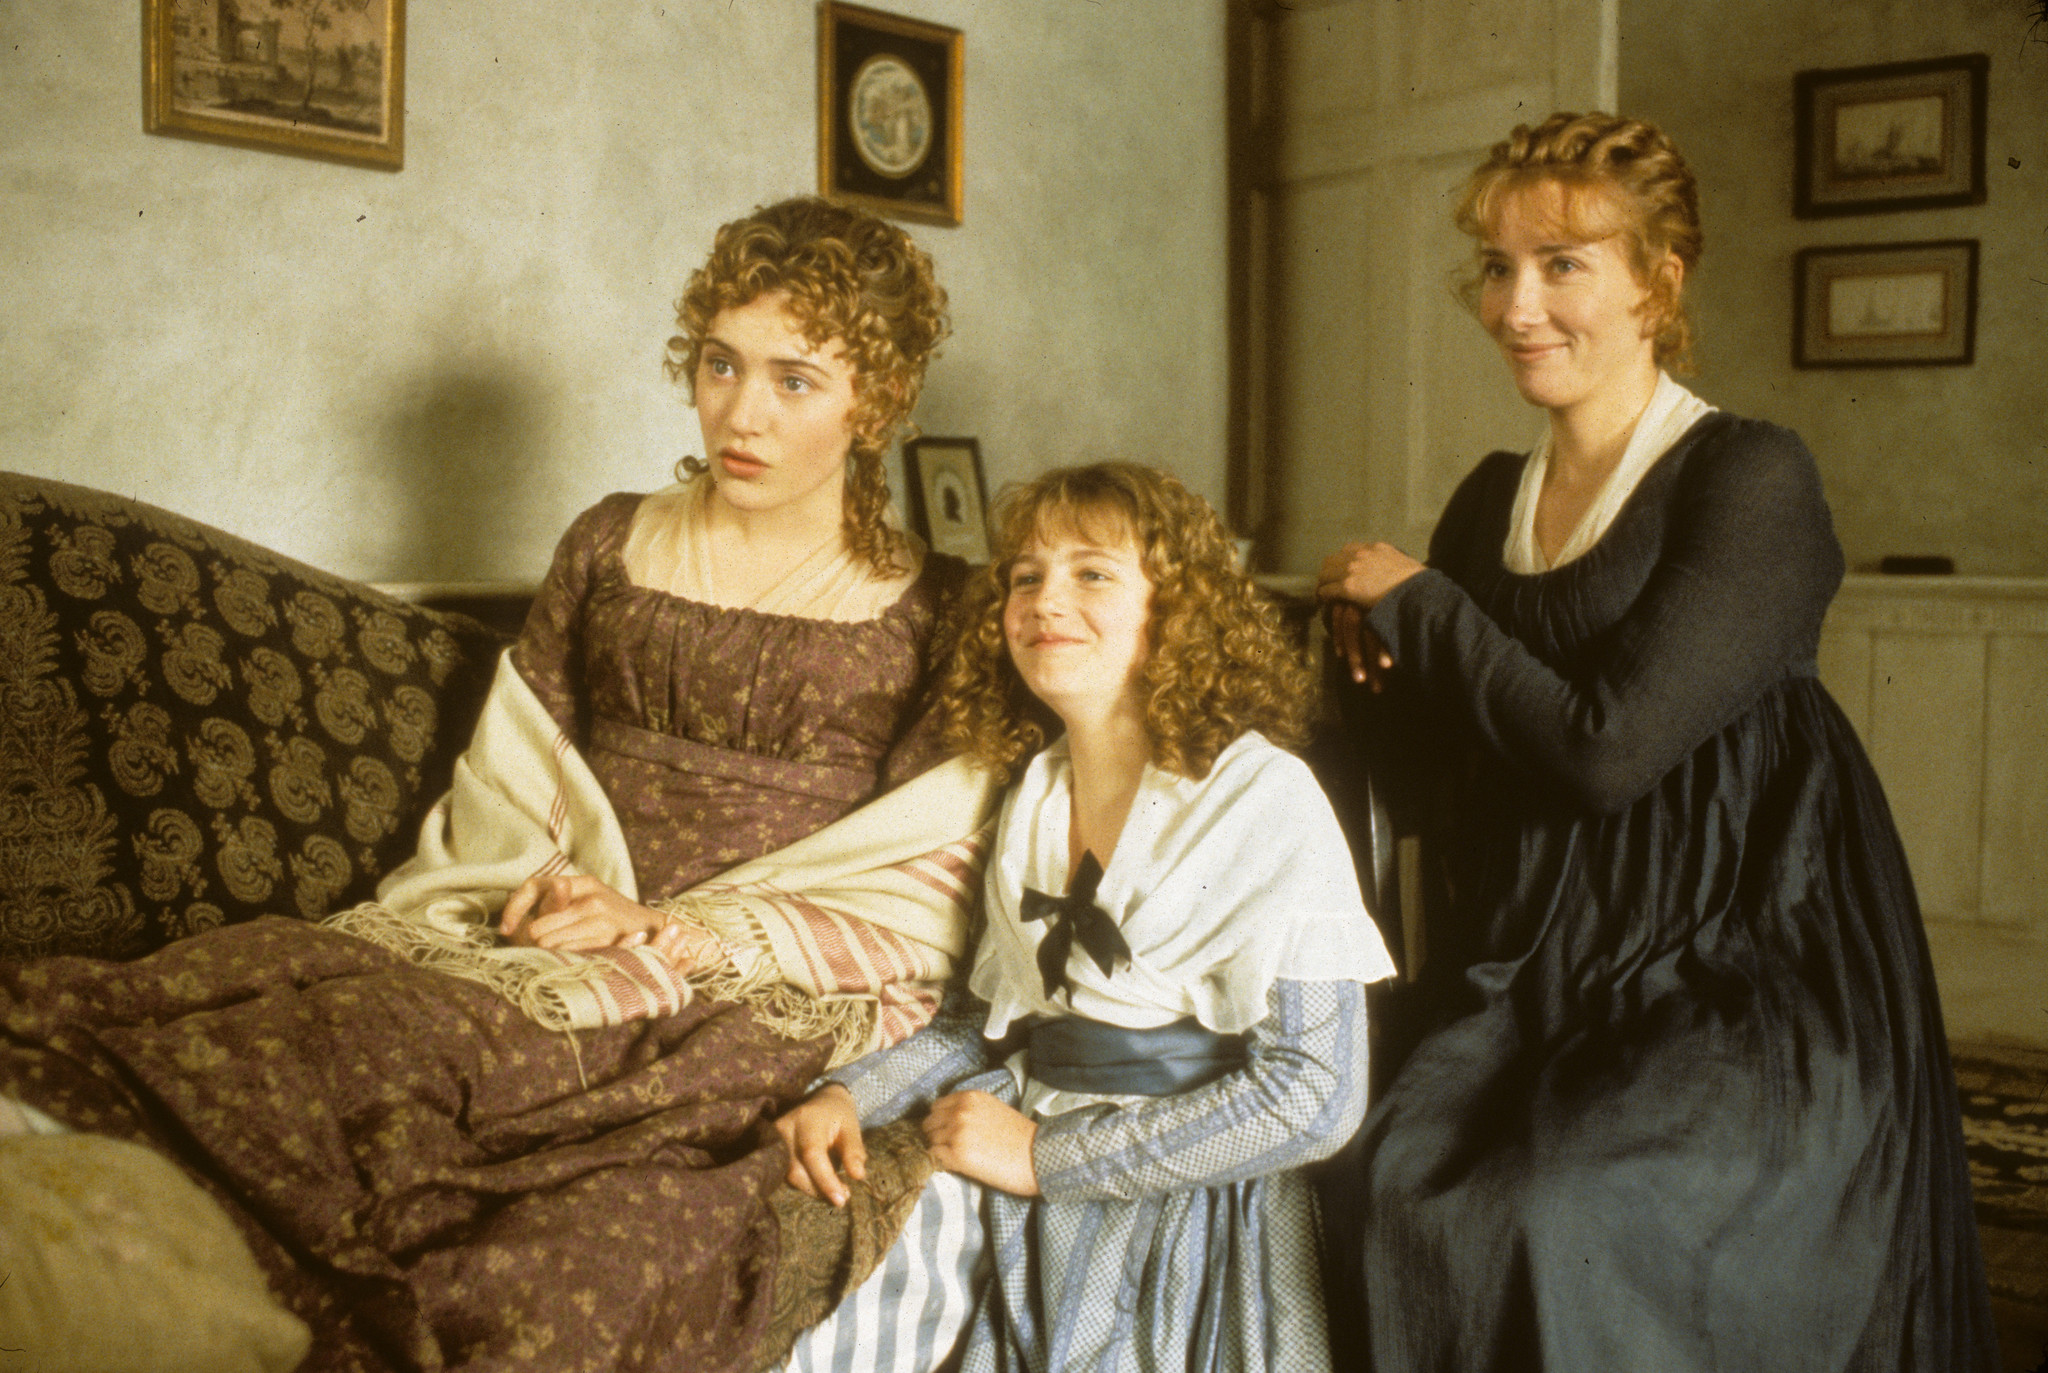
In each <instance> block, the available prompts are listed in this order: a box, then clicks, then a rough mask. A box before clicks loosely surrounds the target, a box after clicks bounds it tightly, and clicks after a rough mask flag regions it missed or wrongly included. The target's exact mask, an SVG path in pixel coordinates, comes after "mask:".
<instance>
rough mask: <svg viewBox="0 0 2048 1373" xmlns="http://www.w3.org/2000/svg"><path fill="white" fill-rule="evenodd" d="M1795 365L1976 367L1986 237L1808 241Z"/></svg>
mask: <svg viewBox="0 0 2048 1373" xmlns="http://www.w3.org/2000/svg"><path fill="white" fill-rule="evenodd" d="M1792 277H1793V282H1792V365H1793V366H1795V367H1806V368H1815V367H1967V366H1969V365H1970V364H1971V363H1972V362H1974V361H1976V357H1977V240H1976V239H1974V238H1953V239H1939V240H1934V241H1930V242H1925V243H1858V244H1849V245H1843V246H1839V247H1821V248H1806V249H1802V250H1801V251H1800V253H1799V255H1798V256H1797V257H1796V258H1795V259H1794V261H1793V271H1792Z"/></svg>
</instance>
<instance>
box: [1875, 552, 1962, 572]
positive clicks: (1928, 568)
mask: <svg viewBox="0 0 2048 1373" xmlns="http://www.w3.org/2000/svg"><path fill="white" fill-rule="evenodd" d="M1877 570H1878V571H1879V572H1883V573H1886V574H1887V575H1890V576H1895V577H1946V576H1948V575H1949V574H1950V573H1952V572H1954V571H1955V570H1956V560H1955V559H1954V558H1951V557H1949V556H1948V555H1946V554H1943V553H1888V554H1886V555H1885V556H1884V557H1882V558H1879V559H1878V560H1877Z"/></svg>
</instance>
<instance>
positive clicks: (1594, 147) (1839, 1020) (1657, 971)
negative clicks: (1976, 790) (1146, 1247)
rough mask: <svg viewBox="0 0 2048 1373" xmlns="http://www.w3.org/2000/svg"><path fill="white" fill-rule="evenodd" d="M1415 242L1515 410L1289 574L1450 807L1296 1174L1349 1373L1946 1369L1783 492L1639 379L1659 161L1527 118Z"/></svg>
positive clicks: (1668, 329) (1681, 258)
mask: <svg viewBox="0 0 2048 1373" xmlns="http://www.w3.org/2000/svg"><path fill="white" fill-rule="evenodd" d="M1457 219H1458V223H1459V225H1460V227H1461V228H1463V229H1464V230H1465V231H1466V232H1467V233H1468V234H1470V235H1471V236H1472V237H1473V239H1474V240H1475V241H1476V244H1477V250H1478V251H1477V267H1478V271H1477V274H1476V280H1475V281H1474V282H1473V287H1472V297H1473V303H1474V305H1475V306H1476V307H1477V313H1478V315H1479V319H1480V322H1481V323H1482V324H1483V325H1484V326H1485V328H1486V329H1487V331H1488V332H1489V333H1490V334H1491V335H1492V336H1493V338H1494V339H1495V341H1496V342H1497V343H1498V344H1499V345H1500V348H1501V351H1502V354H1503V355H1504V356H1505V358H1506V360H1507V363H1508V366H1509V369H1510V371H1511V372H1512V374H1513V376H1514V380H1515V384H1516V386H1517V387H1518V388H1519V389H1520V391H1521V393H1522V395H1523V397H1524V398H1525V399H1526V400H1528V401H1529V402H1530V403H1531V404H1533V405H1536V406H1539V407H1541V408H1542V409H1543V410H1544V411H1546V412H1547V414H1548V416H1549V421H1550V423H1549V431H1548V433H1547V434H1546V435H1545V437H1544V439H1543V440H1542V441H1541V442H1540V443H1539V444H1538V445H1537V446H1536V448H1535V449H1534V450H1533V451H1532V452H1530V453H1527V454H1522V453H1512V452H1500V453H1495V454H1493V455H1492V456H1490V457H1488V458H1486V459H1485V460H1484V461H1482V462H1481V463H1480V464H1479V466H1478V467H1477V468H1475V469H1474V470H1473V472H1472V474H1471V475H1470V476H1469V477H1467V478H1466V479H1465V481H1464V483H1463V485H1462V486H1460V487H1459V489H1458V491H1457V494H1456V495H1454V496H1453V497H1452V499H1451V502H1450V505H1449V506H1448V507H1447V508H1446V510H1445V512H1444V515H1443V518H1442V520H1441V522H1440V523H1439V524H1438V526H1437V529H1436V533H1435V536H1434V538H1433V539H1432V540H1431V544H1430V552H1429V563H1428V565H1427V566H1424V565H1423V564H1420V563H1417V562H1415V561H1414V560H1413V559H1411V558H1409V557H1408V556H1407V555H1405V554H1403V553H1402V552H1400V551H1399V550H1398V549H1395V548H1392V547H1390V546H1389V545H1386V544H1383V543H1371V544H1368V543H1358V544H1352V545H1350V546H1348V547H1346V548H1344V549H1342V550H1341V551H1339V552H1338V553H1336V554H1334V555H1332V556H1331V558H1330V559H1329V560H1328V561H1327V562H1326V563H1325V564H1324V567H1323V572H1322V587H1321V591H1322V595H1323V596H1324V597H1325V598H1326V600H1327V601H1328V602H1329V604H1330V605H1331V606H1332V608H1333V609H1332V616H1333V630H1334V631H1335V633H1336V635H1337V639H1338V642H1339V645H1340V647H1341V648H1342V649H1343V650H1344V651H1345V652H1346V653H1347V655H1348V656H1349V658H1350V661H1351V664H1352V667H1353V671H1354V674H1355V677H1356V679H1357V682H1358V689H1357V690H1356V691H1355V692H1354V693H1353V695H1354V699H1353V700H1351V701H1350V702H1349V703H1348V704H1349V705H1350V706H1351V707H1352V708H1353V710H1354V712H1355V715H1356V717H1357V720H1358V723H1359V727H1360V728H1362V729H1364V730H1366V731H1369V732H1371V733H1372V734H1373V735H1374V736H1375V738H1376V741H1377V742H1378V743H1379V744H1382V745H1384V746H1385V747H1386V748H1387V749H1389V750H1392V751H1397V752H1399V751H1406V752H1408V753H1409V754H1410V755H1411V759H1410V762H1411V764H1412V766H1411V767H1410V768H1408V769H1406V773H1407V775H1408V776H1409V777H1411V778H1426V779H1428V782H1429V784H1431V785H1434V786H1436V787H1440V788H1442V789H1443V793H1444V794H1440V795H1438V796H1436V797H1434V798H1433V799H1432V801H1431V803H1429V804H1423V805H1420V806H1418V808H1417V811H1416V813H1417V814H1421V815H1424V816H1426V817H1431V818H1435V817H1445V816H1447V817H1449V818H1450V820H1451V821H1452V822H1453V823H1447V824H1438V825H1434V826H1432V827H1430V828H1429V830H1428V832H1427V833H1426V837H1427V838H1428V839H1429V840H1430V841H1431V846H1432V847H1433V849H1434V851H1435V853H1436V854H1437V855H1438V856H1439V857H1440V858H1441V859H1442V862H1443V867H1444V870H1445V873H1446V875H1447V877H1448V881H1449V894H1448V900H1447V903H1446V904H1445V906H1444V907H1443V908H1442V909H1440V910H1436V911H1432V914H1431V924H1430V932H1431V949H1430V959H1429V963H1428V965H1427V967H1426V968H1425V970H1424V974H1423V976H1424V979H1425V981H1426V982H1427V983H1428V984H1430V985H1429V988H1428V998H1427V999H1428V1004H1429V1005H1430V1007H1431V1008H1432V1010H1431V1016H1432V1018H1431V1020H1430V1023H1429V1026H1428V1027H1427V1031H1426V1033H1424V1034H1423V1035H1422V1037H1421V1038H1420V1041H1419V1045H1418V1047H1417V1048H1416V1049H1415V1050H1414V1052H1413V1053H1412V1054H1411V1055H1410V1056H1409V1057H1408V1058H1407V1060H1406V1062H1405V1064H1404V1065H1403V1066H1401V1067H1400V1069H1399V1070H1398V1072H1397V1074H1396V1075H1395V1076H1394V1078H1393V1080H1392V1083H1391V1086H1390V1087H1389V1088H1388V1090H1387V1091H1385V1092H1384V1093H1383V1094H1382V1095H1381V1096H1380V1098H1379V1100H1378V1101H1377V1103H1376V1104H1375V1106H1374V1108H1373V1110H1372V1112H1371V1114H1370V1115H1369V1116H1368V1118H1367V1120H1366V1123H1365V1126H1364V1128H1363V1130H1362V1131H1361V1135H1360V1139H1359V1141H1358V1142H1357V1146H1356V1148H1357V1151H1358V1157H1357V1158H1356V1159H1355V1160H1354V1161H1353V1164H1352V1166H1350V1167H1349V1168H1347V1169H1346V1170H1345V1171H1344V1172H1342V1173H1340V1174H1339V1175H1338V1176H1337V1177H1336V1179H1335V1181H1334V1183H1333V1185H1332V1187H1331V1189H1330V1193H1331V1197H1330V1199H1331V1200H1333V1201H1334V1202H1335V1203H1336V1206H1335V1209H1334V1216H1333V1218H1334V1219H1335V1220H1336V1221H1337V1222H1338V1233H1339V1234H1340V1235H1344V1236H1346V1238H1345V1240H1344V1241H1343V1242H1342V1243H1341V1244H1340V1246H1339V1248H1340V1254H1339V1258H1340V1260H1341V1264H1340V1266H1342V1267H1344V1268H1346V1269H1348V1272H1347V1273H1346V1274H1345V1275H1344V1276H1343V1277H1342V1278H1341V1279H1340V1280H1341V1281H1343V1282H1345V1283H1346V1284H1347V1285H1350V1286H1351V1290H1349V1291H1340V1292H1338V1293H1336V1294H1334V1295H1333V1297H1332V1300H1331V1309H1332V1310H1333V1311H1336V1312H1345V1313H1356V1314H1355V1315H1351V1314H1347V1315H1345V1316H1343V1317H1340V1318H1339V1319H1338V1325H1339V1327H1340V1328H1339V1329H1338V1331H1337V1332H1336V1333H1337V1334H1339V1335H1340V1336H1351V1337H1355V1338H1356V1339H1357V1341H1358V1343H1359V1344H1360V1345H1361V1346H1362V1347H1361V1348H1360V1349H1358V1350H1357V1351H1356V1352H1355V1356H1354V1357H1355V1360H1356V1362H1357V1364H1358V1365H1359V1366H1362V1367H1370V1368H1372V1369H1374V1370H1376V1371H1377V1373H1405V1371H1406V1370H1430V1371H1431V1373H1443V1371H1444V1370H1453V1369H1456V1370H1475V1371H1477V1370H1508V1369H1515V1370H1536V1369H1542V1370H1570V1371H1571V1373H1600V1371H1601V1370H1616V1371H1617V1373H1620V1371H1621V1370H1637V1369H1651V1368H1654V1369H1660V1370H1674V1371H1676V1370H1700V1373H1706V1370H1738V1369H1742V1370H1756V1373H1765V1371H1766V1370H1777V1369H1791V1368H1799V1369H1815V1370H1819V1369H1828V1370H1857V1371H1859V1373H1880V1370H1883V1371H1884V1373H1897V1371H1898V1370H1921V1371H1922V1373H1936V1371H1937V1370H1939V1371H1941V1373H1948V1371H1949V1370H1957V1371H1958V1373H1960V1370H1965V1369H1968V1370H1978V1371H1979V1373H1982V1371H1983V1370H1988V1369H1990V1368H1991V1367H1993V1366H1994V1363H1995V1358H1994V1353H1993V1344H1994V1337H1993V1334H1992V1327H1991V1322H1990V1318H1989V1315H1988V1309H1987V1308H1988V1302H1987V1298H1986V1293H1985V1286H1984V1277H1983V1271H1982V1265H1981V1260H1980V1257H1979V1254H1978V1248H1977V1236H1976V1228H1975V1224H1974V1221H1973V1219H1972V1214H1971V1202H1970V1183H1969V1174H1968V1170H1967V1167H1966V1165H1965V1162H1964V1157H1963V1145H1962V1136H1961V1128H1960V1122H1959V1118H1958V1112H1957V1105H1956V1086H1955V1080H1954V1078H1953V1076H1952V1075H1951V1071H1950V1067H1949V1057H1948V1048H1947V1045H1946V1042H1945V1040H1944V1038H1943V1033H1942V1024H1941V1013H1940V1009H1939V1007H1938V1005H1937V1002H1936V997H1935V988H1934V979H1933V974H1932V971H1931V969H1930V966H1929V962H1928V956H1927V947H1926V942H1925V939H1924V936H1923V934H1922V932H1921V928H1920V918H1919V910H1918V907H1917V904H1916V901H1915V897H1914V892H1913V884H1912V880H1911V878H1910V877H1909V876H1908V874H1907V871H1906V862H1905V857H1904V854H1903V852H1902V851H1901V849H1900V845H1899V840H1898V835H1897V833H1896V832H1895V830H1894V829H1893V826H1892V819H1891V814H1890V812H1889V810H1888V809H1887V807H1886V805H1885V800H1884V795H1883V792H1882V791H1881V789H1880V788H1879V786H1878V782H1877V778H1876V776H1875V775H1874V774H1873V773H1872V771H1871V767H1870V764H1869V762H1868V760H1867V759H1866V758H1865V756H1864V753H1863V750H1862V748H1861V747H1860V746H1859V745H1858V743H1857V740H1856V737H1855V735H1854V733H1853V732H1852V731H1851V729H1850V727H1849V724H1848V722H1847V720H1846V719H1844V717H1843V715H1842V713H1841V711H1840V710H1839V709H1838V708H1837V707H1836V705H1835V703H1834V701H1833V700H1832V699H1831V698H1830V697H1829V696H1828V694H1827V692H1826V690H1825V689H1823V688H1822V686H1821V685H1820V683H1819V681H1818V680H1817V679H1816V677H1815V669H1814V657H1815V651H1816V648H1817V645H1818V642H1819V636H1820V628H1821V619H1822V616H1823V614H1824V613H1825V611H1826V609H1827V605H1828V601H1829V600H1830V598H1831V597H1832V596H1833V595H1834V592H1835V588H1836V585H1837V584H1838V582H1839V581H1840V579H1841V575H1842V555H1841V551H1840V548H1839V547H1838V545H1837V544H1836V541H1835V536H1834V531H1833V528H1832V525H1831V522H1830V519H1829V515H1828V509H1827V505H1826V502H1825V501H1824V500H1823V498H1822V494H1821V485H1820V477H1819V473H1818V472H1817V471H1816V470H1815V467H1814V462H1813V459H1812V457H1811V456H1810V455H1809V454H1808V453H1807V451H1806V448H1805V446H1804V445H1803V444H1802V443H1800V441H1799V440H1798V438H1797V437H1795V436H1794V435H1793V434H1791V433H1790V432H1788V431H1787V430H1784V429H1780V428H1778V427H1777V426H1775V425H1771V424H1767V423H1764V422H1762V421H1758V420H1749V419H1739V418H1737V417H1735V416H1732V415H1728V414H1725V413H1722V412H1720V411H1717V410H1715V409H1714V408H1713V407H1712V406H1710V405H1708V404H1706V403H1705V402H1703V401H1701V400H1700V399H1699V398H1697V397H1695V396H1693V395H1692V394H1691V393H1690V392H1688V391H1686V390H1685V388H1683V387H1681V386H1679V385H1678V384H1677V383H1676V382H1674V381H1673V380H1672V379H1671V378H1670V376H1669V375H1668V374H1667V373H1666V371H1665V367H1666V366H1667V365H1670V364H1677V363H1681V362H1682V361H1683V360H1684V358H1685V354H1686V344H1687V326H1686V320H1685V314H1684V310H1683V306H1682V291H1683V287H1684V284H1685V281H1686V278H1687V276H1688V275H1689V274H1690V273H1691V271H1692V269H1693V267H1694V266H1695V264H1696V263H1697V261H1698V258H1699V252H1700V245H1701V235H1700V225H1699V216H1698V201H1697V196H1696V193H1695V189H1694V183H1693V178H1692V174H1691V172H1690V170H1689V169H1688V168H1687V167H1686V164H1685V162H1684V160H1683V159H1682V158H1681V157H1680V156H1679V153H1678V151H1677V149H1676V148H1675V147H1673V146H1672V144H1671V142H1670V140H1669V139H1668V138H1666V137H1665V136H1664V135H1663V134H1662V133H1660V132H1659V131H1658V130H1657V129H1655V128H1653V127H1651V126H1650V125H1647V124H1644V123H1641V122H1639V121H1635V120H1628V119H1621V118H1617V117H1614V116H1610V115H1600V114H1594V115H1585V116H1574V115H1566V114H1559V115H1553V116H1552V117H1551V118H1549V119H1548V120H1545V121H1544V122H1543V123H1541V124H1539V125H1537V126H1535V127H1533V128H1532V127H1528V126H1524V127H1522V128H1518V129H1516V130H1515V131H1514V134H1513V135H1512V136H1511V137H1510V138H1509V139H1508V140H1507V141H1506V142H1503V143H1501V144H1499V145H1498V146H1497V147H1495V148H1494V150H1493V153H1492V156H1491V157H1490V158H1489V159H1488V160H1487V161H1486V162H1485V163H1484V164H1483V165H1482V166H1481V167H1480V168H1479V169H1478V170H1477V171H1476V172H1475V173H1474V174H1473V176H1472V178H1471V181H1470V182H1469V183H1468V185H1467V187H1466V190H1465V194H1464V198H1463V201H1462V203H1461V205H1460V207H1459V209H1458V213H1457ZM1368 688H1378V690H1373V689H1368ZM1347 1227H1348V1229H1347Z"/></svg>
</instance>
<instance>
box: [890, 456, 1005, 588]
mask: <svg viewBox="0 0 2048 1373" xmlns="http://www.w3.org/2000/svg"><path fill="white" fill-rule="evenodd" d="M903 475H904V479H905V481H906V483H907V484H908V485H909V487H910V528H911V530H912V532H914V533H915V534H916V535H917V536H918V537H919V538H921V539H923V540H924V541H925V542H926V543H928V544H930V545H931V546H932V547H933V548H934V549H936V550H937V551H938V552H940V553H951V554H952V555H953V556H955V557H957V558H965V559H966V560H967V561H968V562H970V563H975V564H981V563H986V562H987V561H988V560H989V543H988V492H987V488H986V487H985V486H984V485H983V483H982V479H981V446H980V445H979V444H977V443H976V442H975V441H974V440H973V439H938V438H915V439H912V440H910V442H908V443H906V444H904V445H903Z"/></svg>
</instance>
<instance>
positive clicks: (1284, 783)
mask: <svg viewBox="0 0 2048 1373" xmlns="http://www.w3.org/2000/svg"><path fill="white" fill-rule="evenodd" d="M1182 786H1183V788H1184V790H1185V793H1186V795H1187V797H1188V799H1189V800H1190V801H1192V802H1194V803H1195V804H1198V805H1200V806H1202V807H1204V808H1222V807H1228V808H1230V809H1231V810H1232V811H1234V812H1246V811H1250V812H1257V813H1262V814H1267V815H1270V816H1272V817H1273V818H1274V819H1275V820H1276V821H1278V822H1285V821H1286V820H1287V819H1289V818H1293V819H1300V818H1302V817H1304V816H1307V815H1312V814H1318V813H1322V812H1327V811H1328V810H1329V801H1328V799H1327V798H1326V797H1325V796H1324V795H1323V788H1322V784H1321V783H1320V782H1318V781H1316V778H1315V774H1314V773H1313V772H1311V771H1310V770H1309V766H1308V764H1307V763H1305V762H1303V761H1302V760H1301V759H1300V758H1298V757H1296V756H1295V755H1294V754H1292V753H1289V752H1288V751H1287V750H1286V749H1284V748H1281V747H1280V746H1279V745H1278V744H1275V743H1274V742H1272V741H1271V740H1270V739H1268V738H1266V736H1265V735H1263V734H1260V733H1259V732H1258V731H1257V730H1247V731H1246V732H1245V733H1243V734H1240V735H1238V736H1237V738H1236V739H1234V740H1232V741H1231V742H1230V744H1229V746H1228V747H1226V748H1225V749H1224V750H1223V752H1221V753H1219V754H1217V755H1216V761H1215V763H1214V764H1213V765H1211V767H1210V769H1209V775H1208V776H1207V777H1205V778H1203V779H1202V780H1201V781H1199V782H1197V781H1193V780H1191V779H1182ZM1261 828H1262V829H1263V828H1264V826H1263V825H1262V826H1261ZM1280 833H1283V834H1284V833H1285V831H1281V832H1280ZM1277 837H1278V835H1276V834H1272V833H1269V834H1267V836H1266V840H1265V842H1268V843H1271V842H1273V841H1274V840H1275V839H1276V838H1277Z"/></svg>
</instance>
